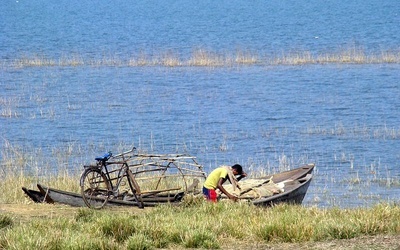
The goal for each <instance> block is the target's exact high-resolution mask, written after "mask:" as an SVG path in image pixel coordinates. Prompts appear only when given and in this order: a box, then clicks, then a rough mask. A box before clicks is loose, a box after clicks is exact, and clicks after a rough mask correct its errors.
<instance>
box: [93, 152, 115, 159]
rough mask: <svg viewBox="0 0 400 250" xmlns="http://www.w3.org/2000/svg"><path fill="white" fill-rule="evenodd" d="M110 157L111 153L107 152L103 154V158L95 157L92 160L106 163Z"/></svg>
mask: <svg viewBox="0 0 400 250" xmlns="http://www.w3.org/2000/svg"><path fill="white" fill-rule="evenodd" d="M111 156H112V154H111V152H108V153H106V154H104V155H103V156H101V157H96V158H94V159H95V160H96V161H108V159H110V158H111Z"/></svg>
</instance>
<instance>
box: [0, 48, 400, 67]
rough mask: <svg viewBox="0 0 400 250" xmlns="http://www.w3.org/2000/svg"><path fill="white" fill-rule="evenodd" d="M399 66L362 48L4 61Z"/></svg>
mask: <svg viewBox="0 0 400 250" xmlns="http://www.w3.org/2000/svg"><path fill="white" fill-rule="evenodd" d="M386 63H394V64H398V63H400V52H399V51H381V52H378V53H371V54H368V53H367V52H365V51H364V50H363V49H362V48H358V47H350V48H345V49H340V50H338V51H337V52H332V53H313V52H311V51H295V52H288V53H281V54H279V55H263V54H261V53H259V52H256V51H249V50H237V51H235V52H233V53H229V52H228V53H227V52H225V53H224V52H223V53H217V52H214V51H208V50H205V49H195V50H193V52H192V53H191V55H189V57H188V58H184V57H182V56H180V55H179V53H176V52H174V51H168V52H161V53H159V54H152V55H150V54H145V53H143V52H141V53H139V54H138V55H136V56H130V57H128V58H125V57H121V56H118V55H109V56H107V55H103V56H102V57H100V58H84V57H83V56H79V55H70V56H62V57H61V58H55V59H54V58H48V57H46V56H44V55H33V56H24V57H23V58H17V59H14V60H7V61H3V62H1V65H2V66H3V67H16V68H23V67H54V66H60V67H78V66H92V67H101V66H113V67H145V66H162V67H231V66H240V65H265V66H273V65H306V64H386Z"/></svg>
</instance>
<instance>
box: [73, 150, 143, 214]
mask: <svg viewBox="0 0 400 250" xmlns="http://www.w3.org/2000/svg"><path fill="white" fill-rule="evenodd" d="M135 150H136V148H135V147H133V148H132V149H131V150H129V151H126V152H123V153H121V154H118V155H115V156H113V155H112V153H111V152H108V153H106V154H105V155H103V156H102V157H96V158H95V160H96V165H89V166H84V168H85V170H84V171H83V173H82V175H81V179H80V187H81V194H82V198H83V201H84V202H85V204H86V205H87V206H88V207H89V208H93V209H101V208H103V207H104V206H105V205H106V204H107V202H108V201H109V200H111V199H123V200H127V199H129V200H130V201H134V202H136V204H137V206H138V207H139V208H144V204H143V200H142V195H141V192H140V187H139V185H138V183H137V182H136V180H135V177H134V174H133V173H132V171H131V170H130V169H129V165H128V163H127V160H129V159H130V158H131V157H132V155H128V154H130V153H133V152H134V151H135ZM110 165H117V166H119V165H120V167H118V168H117V169H112V170H109V166H110ZM114 175H116V176H114ZM125 178H126V179H127V182H128V184H129V187H130V191H131V193H129V192H124V193H120V187H121V186H122V184H123V183H124V182H123V180H124V179H125Z"/></svg>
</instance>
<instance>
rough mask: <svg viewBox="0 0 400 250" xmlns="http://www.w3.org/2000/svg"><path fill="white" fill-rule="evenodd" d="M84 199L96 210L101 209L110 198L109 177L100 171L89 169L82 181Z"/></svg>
mask: <svg viewBox="0 0 400 250" xmlns="http://www.w3.org/2000/svg"><path fill="white" fill-rule="evenodd" d="M80 186H81V194H82V199H83V201H84V202H85V204H86V205H87V206H88V207H90V208H94V209H101V208H102V207H104V206H105V205H106V203H107V201H108V200H109V198H110V193H111V192H110V185H109V182H108V179H107V177H106V176H105V174H104V173H103V172H101V170H100V169H96V168H87V169H86V170H85V171H84V172H83V174H82V176H81V180H80Z"/></svg>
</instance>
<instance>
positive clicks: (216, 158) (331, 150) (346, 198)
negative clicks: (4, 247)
mask: <svg viewBox="0 0 400 250" xmlns="http://www.w3.org/2000/svg"><path fill="white" fill-rule="evenodd" d="M3 5H4V6H3V7H2V10H0V13H1V15H0V31H1V32H0V60H1V67H0V87H1V89H2V91H1V92H0V111H1V117H0V136H1V137H2V138H1V142H0V146H1V148H2V151H6V149H5V148H6V145H8V143H10V144H11V145H13V146H15V147H20V148H22V149H24V150H26V151H28V152H29V150H30V149H32V154H34V153H38V152H37V149H40V150H39V153H38V154H39V155H40V157H42V158H46V159H48V160H46V161H47V162H49V164H50V165H54V168H55V171H56V170H57V168H60V167H61V166H62V167H67V168H68V169H70V170H71V171H81V169H80V167H79V166H80V165H81V164H83V163H87V162H91V161H92V159H93V157H95V156H97V155H99V154H102V153H103V152H104V151H108V150H112V151H114V152H117V151H120V150H125V149H126V148H128V147H129V146H131V145H135V146H137V147H140V148H142V149H144V150H147V151H152V152H158V153H175V152H186V153H190V154H192V155H195V156H197V157H198V161H199V162H200V163H201V164H203V165H204V167H205V169H206V171H208V172H209V171H211V169H212V168H213V167H215V166H217V165H219V164H233V163H237V162H238V163H241V164H243V165H244V166H245V168H246V169H248V170H249V171H254V172H257V171H260V169H264V170H265V169H266V170H265V171H267V172H276V171H281V170H285V169H288V168H293V167H297V166H298V165H300V164H303V163H309V162H315V163H316V165H317V168H316V175H315V178H314V180H313V183H312V185H311V186H310V189H309V192H308V194H307V197H306V200H305V202H304V203H305V204H306V205H317V206H321V207H326V206H328V207H329V206H341V207H354V206H371V205H373V204H375V203H377V202H379V201H398V199H399V195H398V193H399V192H398V191H399V188H400V173H399V167H400V163H399V162H400V126H399V124H400V98H399V97H400V85H399V82H400V81H399V80H400V73H399V72H400V71H399V70H400V65H398V64H360V65H354V64H327V65H300V66H260V65H250V66H237V67H215V68H208V67H158V66H154V67H151V66H146V67H125V66H120V67H118V66H117V67H115V66H113V67H111V66H104V65H103V66H99V67H94V66H85V65H84V66H77V67H68V66H65V67H62V66H53V67H21V68H19V67H14V66H12V65H11V63H10V62H11V61H12V60H18V59H21V58H36V57H45V58H52V59H55V60H59V59H61V58H63V56H67V57H68V56H71V55H76V56H79V57H81V58H84V59H96V58H103V57H117V58H120V59H127V58H129V57H131V56H134V55H140V54H141V53H145V54H147V55H152V54H159V53H163V52H165V51H169V50H173V51H174V52H175V53H178V54H179V55H180V56H181V57H182V58H186V57H187V58H188V57H190V55H191V53H192V51H193V50H194V49H196V48H206V49H207V50H210V51H216V52H221V53H225V52H227V53H230V52H234V51H235V50H237V49H239V50H251V51H256V52H257V53H259V54H266V55H279V54H280V53H282V52H290V51H302V50H306V51H311V52H312V53H324V52H330V53H335V52H336V51H340V50H341V49H343V48H348V47H353V46H356V47H361V48H363V50H364V51H365V52H366V53H380V52H381V51H398V49H399V47H400V46H399V41H400V28H399V27H400V26H399V24H400V22H399V21H400V19H399V18H400V17H399V15H400V13H399V12H400V11H399V10H400V2H398V1H394V0H388V1H369V2H368V3H365V2H364V1H351V3H338V2H337V1H311V2H310V1H254V2H252V3H251V4H249V3H247V2H239V1H218V2H215V1H201V2H193V1H162V2H158V1H142V2H140V3H136V2H135V3H133V2H130V1H103V2H101V3H99V2H98V1H84V2H82V1H51V0H42V1H40V0H39V1H24V0H19V1H6V2H5V3H4V4H3ZM34 148H35V150H33V149H34ZM58 151H61V153H62V154H65V155H66V156H65V159H63V160H61V161H60V159H59V157H57V152H58ZM1 157H2V158H3V157H4V155H3V156H1ZM31 167H33V168H35V167H36V168H39V169H40V166H31ZM27 169H29V167H27Z"/></svg>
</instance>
